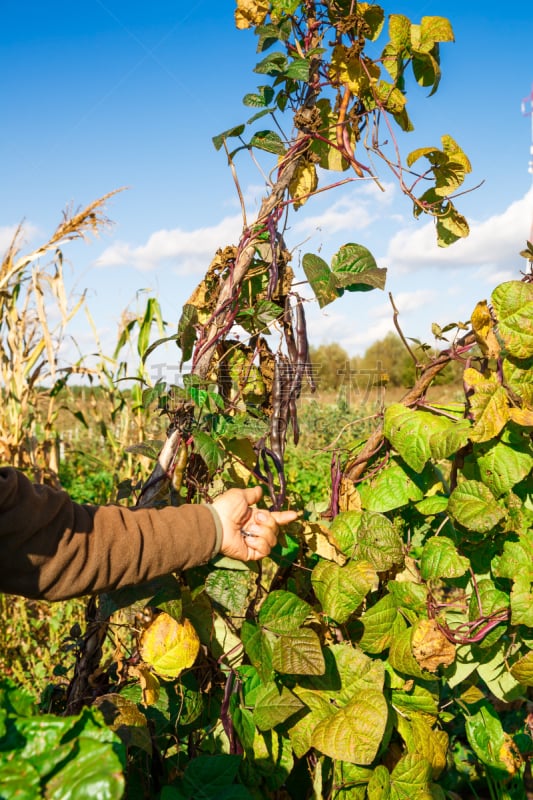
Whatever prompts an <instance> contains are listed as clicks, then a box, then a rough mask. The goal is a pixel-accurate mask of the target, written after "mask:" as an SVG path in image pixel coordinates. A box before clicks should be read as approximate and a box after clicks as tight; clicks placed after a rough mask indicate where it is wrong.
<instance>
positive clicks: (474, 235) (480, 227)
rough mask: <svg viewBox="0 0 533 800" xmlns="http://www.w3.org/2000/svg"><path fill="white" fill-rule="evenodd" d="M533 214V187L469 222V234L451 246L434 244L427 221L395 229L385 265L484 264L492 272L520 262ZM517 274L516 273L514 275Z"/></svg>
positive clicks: (397, 267) (432, 228)
mask: <svg viewBox="0 0 533 800" xmlns="http://www.w3.org/2000/svg"><path fill="white" fill-rule="evenodd" d="M532 214H533V188H531V189H530V190H529V191H528V192H527V193H526V194H525V195H524V197H522V198H521V199H520V200H516V201H515V202H514V203H511V205H510V206H509V207H508V208H506V209H505V210H504V211H502V213H501V214H495V215H494V216H492V217H489V219H487V220H484V221H483V222H475V221H473V222H471V230H470V235H469V236H468V237H467V238H466V239H461V240H459V241H458V242H456V243H455V244H453V245H452V246H451V247H447V248H441V247H438V246H437V243H436V237H435V226H434V224H433V222H428V223H426V224H423V225H421V226H420V227H418V226H417V227H416V229H414V228H413V225H414V224H415V223H413V225H411V226H410V227H409V228H406V229H404V230H401V231H399V232H398V233H396V234H395V235H394V236H393V237H392V239H391V241H390V243H389V247H388V251H387V257H386V260H387V265H388V266H392V267H393V268H394V269H395V270H396V272H397V273H398V272H400V271H401V272H403V273H406V272H413V271H414V270H417V269H422V268H426V267H431V266H445V265H452V266H454V267H458V266H466V267H468V266H483V267H484V268H485V269H486V270H487V271H490V274H491V275H495V274H497V273H499V272H502V271H505V272H506V273H507V274H509V268H510V267H511V268H512V267H513V265H515V264H516V265H517V268H518V266H519V265H520V261H521V259H520V257H519V256H518V252H519V251H520V250H521V249H522V248H523V246H524V244H525V240H526V239H527V238H528V236H529V231H530V226H531V222H532ZM515 277H516V275H515Z"/></svg>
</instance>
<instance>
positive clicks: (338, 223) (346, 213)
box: [291, 181, 394, 236]
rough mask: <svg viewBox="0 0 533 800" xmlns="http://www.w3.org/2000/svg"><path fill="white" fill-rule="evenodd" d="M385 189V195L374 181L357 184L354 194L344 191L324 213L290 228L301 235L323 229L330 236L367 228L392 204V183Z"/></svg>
mask: <svg viewBox="0 0 533 800" xmlns="http://www.w3.org/2000/svg"><path fill="white" fill-rule="evenodd" d="M383 188H384V190H385V191H383V192H382V191H381V190H380V189H379V187H378V186H376V184H375V183H374V181H371V182H367V183H360V184H357V186H356V187H354V188H353V190H352V191H350V192H344V193H343V194H342V195H341V196H340V197H339V198H338V199H337V200H335V201H334V202H333V203H332V204H331V205H329V206H328V207H327V208H326V209H325V210H324V211H323V212H322V213H320V214H314V215H313V216H308V217H304V218H303V219H301V220H298V221H297V222H295V223H294V224H293V225H291V230H292V231H294V232H295V233H297V234H299V235H302V234H304V235H306V234H307V235H308V234H312V233H314V232H315V231H317V230H320V231H323V232H324V233H325V234H327V235H328V236H330V235H331V234H334V233H339V232H340V231H345V230H363V229H364V228H368V227H369V226H370V225H371V224H372V222H374V221H375V220H376V219H377V218H378V217H379V216H380V215H381V214H382V213H383V207H384V206H389V205H391V204H392V202H393V199H394V186H393V184H383ZM303 209H305V206H304V207H303Z"/></svg>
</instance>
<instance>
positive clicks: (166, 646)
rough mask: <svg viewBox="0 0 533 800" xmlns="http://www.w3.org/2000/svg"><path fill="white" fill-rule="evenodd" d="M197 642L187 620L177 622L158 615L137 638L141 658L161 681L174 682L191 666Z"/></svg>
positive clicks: (197, 645)
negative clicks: (169, 680) (163, 679)
mask: <svg viewBox="0 0 533 800" xmlns="http://www.w3.org/2000/svg"><path fill="white" fill-rule="evenodd" d="M199 649H200V639H199V638H198V634H197V633H196V631H195V629H194V627H193V626H192V623H191V622H190V621H189V620H188V619H184V620H183V621H182V622H177V621H176V620H175V619H174V618H173V617H171V616H170V615H169V614H166V613H164V612H163V613H162V614H158V615H157V617H155V619H154V620H153V622H152V623H151V624H150V625H149V626H148V628H146V630H145V631H144V632H143V634H142V636H141V641H140V646H139V650H140V653H141V658H142V659H143V661H144V662H145V663H146V664H148V665H149V666H150V667H151V668H152V669H153V671H154V672H155V673H157V674H158V675H161V677H163V678H177V676H178V675H179V674H180V673H181V672H182V671H183V670H184V669H187V667H190V666H192V665H193V664H194V662H195V660H196V656H197V655H198V650H199Z"/></svg>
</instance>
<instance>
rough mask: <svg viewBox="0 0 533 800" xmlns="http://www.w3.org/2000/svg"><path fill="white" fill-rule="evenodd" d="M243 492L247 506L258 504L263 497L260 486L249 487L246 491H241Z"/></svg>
mask: <svg viewBox="0 0 533 800" xmlns="http://www.w3.org/2000/svg"><path fill="white" fill-rule="evenodd" d="M243 492H244V498H245V500H246V502H247V503H248V505H249V506H252V505H253V504H254V503H258V502H259V500H261V498H262V496H263V490H262V489H261V487H260V486H250V487H248V488H247V489H243Z"/></svg>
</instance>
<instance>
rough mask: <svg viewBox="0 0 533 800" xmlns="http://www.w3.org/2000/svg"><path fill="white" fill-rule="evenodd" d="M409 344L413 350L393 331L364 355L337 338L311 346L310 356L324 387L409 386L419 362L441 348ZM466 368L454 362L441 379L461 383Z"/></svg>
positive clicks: (422, 361) (328, 388) (336, 389)
mask: <svg viewBox="0 0 533 800" xmlns="http://www.w3.org/2000/svg"><path fill="white" fill-rule="evenodd" d="M409 346H410V348H411V353H410V352H409V351H408V349H407V348H406V346H405V344H404V343H403V342H402V340H401V339H400V337H399V336H398V335H397V334H395V333H392V332H391V333H388V334H387V335H386V336H385V338H383V339H380V340H379V341H377V342H374V343H373V344H372V345H370V347H369V348H368V349H367V350H366V351H365V353H364V355H362V356H349V355H348V353H347V352H346V350H344V348H343V347H341V345H340V344H338V343H336V342H332V343H331V344H323V345H320V346H319V347H311V348H310V358H311V363H312V365H313V373H314V375H315V380H316V383H317V386H318V388H319V389H320V390H321V391H328V390H332V391H338V390H339V389H340V388H341V387H343V386H345V387H348V386H349V385H352V386H353V385H354V384H355V383H357V384H358V385H359V386H360V387H362V386H363V385H368V386H370V385H371V384H373V385H374V386H375V385H377V384H381V385H386V386H402V387H406V388H408V387H410V386H412V385H413V383H414V380H415V377H416V371H417V364H420V365H421V364H425V363H426V362H427V361H428V360H429V359H431V358H433V357H434V356H435V355H436V354H438V352H439V351H438V349H437V348H433V347H431V348H428V346H427V345H422V344H419V343H417V342H409ZM413 356H414V358H413ZM415 358H416V362H415ZM463 368H464V365H463V367H461V365H460V364H456V363H453V362H452V364H450V365H449V366H448V367H446V369H444V370H443V371H442V373H441V374H440V375H439V378H438V381H437V382H438V383H441V384H444V383H460V381H461V375H462V370H463Z"/></svg>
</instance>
